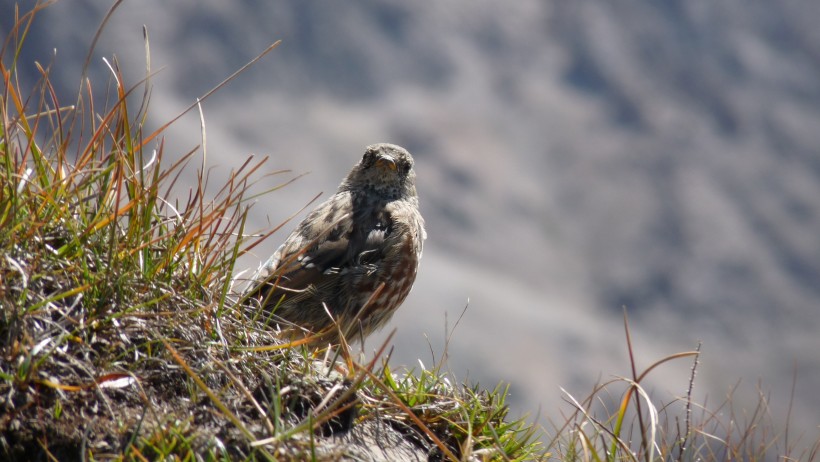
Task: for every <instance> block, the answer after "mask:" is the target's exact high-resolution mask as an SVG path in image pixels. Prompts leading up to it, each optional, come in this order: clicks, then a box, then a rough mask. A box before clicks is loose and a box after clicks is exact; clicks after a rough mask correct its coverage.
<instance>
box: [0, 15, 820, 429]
mask: <svg viewBox="0 0 820 462" xmlns="http://www.w3.org/2000/svg"><path fill="white" fill-rule="evenodd" d="M31 3H32V2H23V4H24V5H25V4H31ZM111 4H112V2H103V1H99V0H93V1H92V0H61V1H59V2H57V3H56V4H55V5H53V6H51V7H49V8H47V9H45V10H44V11H42V12H41V13H40V14H39V19H38V20H37V21H36V22H35V23H34V26H33V28H32V30H31V31H30V32H29V36H28V38H27V41H26V46H25V48H24V49H23V50H22V51H23V53H22V58H21V62H22V64H21V65H19V66H18V67H20V68H21V69H23V71H24V81H23V84H24V86H26V85H27V86H29V87H31V86H33V85H34V82H35V81H36V79H37V78H38V73H37V71H36V68H35V67H34V64H33V62H34V61H35V60H36V61H38V62H40V63H42V64H44V65H47V64H49V63H51V66H52V67H51V69H52V71H51V78H52V81H53V82H54V83H56V84H57V92H58V95H59V96H60V98H61V100H62V101H63V102H65V103H66V104H68V103H70V102H72V101H73V100H74V98H75V95H76V92H77V89H78V86H79V77H80V73H81V70H82V65H83V62H84V61H85V57H86V54H87V52H88V50H89V46H90V44H91V42H92V39H93V37H94V34H95V32H96V30H97V28H98V26H99V25H100V23H101V21H102V20H103V18H104V16H105V14H106V12H107V11H108V9H109V8H110V6H111ZM23 9H24V10H25V6H24V7H23ZM13 11H14V3H13V2H11V1H9V0H0V27H2V30H0V32H2V35H3V36H5V35H6V34H7V33H8V31H9V27H10V24H11V23H12V20H13V16H14V15H13ZM818 23H820V2H810V1H803V0H778V1H777V2H772V1H768V0H721V1H719V2H716V1H713V0H687V1H653V2H633V1H623V2H621V1H618V2H612V1H608V0H599V1H585V0H578V1H566V0H555V1H541V0H539V1H536V0H519V1H516V2H497V1H487V0H460V1H455V0H454V1H448V2H424V3H421V2H404V1H400V0H393V1H387V0H384V1H376V0H370V1H361V2H355V3H354V2H306V1H303V0H290V1H282V0H274V1H245V2H225V1H220V0H208V1H193V0H180V1H174V2H169V1H159V0H139V1H137V0H131V1H125V2H124V3H123V4H122V5H121V6H120V7H119V8H118V9H117V10H116V11H115V12H114V14H113V16H112V17H111V19H110V20H109V23H108V25H107V26H106V28H105V30H104V31H103V33H102V35H101V38H100V41H99V43H98V44H97V47H96V49H95V50H94V53H93V55H92V57H91V63H90V67H89V73H88V75H89V76H90V78H91V79H92V80H93V81H94V82H95V83H96V84H97V85H98V86H102V84H104V82H105V81H106V80H108V79H109V78H110V75H111V73H110V72H109V70H108V68H107V67H106V65H105V64H104V62H103V57H107V58H108V59H109V61H110V60H111V58H112V57H113V56H114V55H116V57H117V60H118V62H119V64H120V66H121V68H122V69H123V72H124V74H125V76H126V79H127V80H129V82H130V83H131V84H136V83H138V82H139V81H140V79H142V78H143V76H144V74H145V67H146V65H145V50H144V44H143V37H142V26H143V25H145V26H146V27H147V30H148V33H149V37H150V45H151V53H150V54H151V68H152V69H153V70H155V71H156V70H159V72H157V73H156V74H155V75H154V76H153V77H152V79H151V83H152V85H153V93H152V96H151V111H150V113H151V118H150V119H149V125H150V126H153V127H154V128H156V127H158V126H160V125H161V124H163V123H164V122H166V121H168V120H170V119H171V118H172V117H173V116H175V115H176V114H178V113H179V112H180V111H181V110H183V109H184V108H185V107H187V106H188V105H190V104H191V103H192V102H193V101H194V100H195V98H196V97H197V96H201V95H202V94H204V93H205V92H206V91H207V90H209V89H210V88H211V87H213V86H214V85H216V84H217V83H218V82H220V81H221V80H223V79H224V78H225V77H227V76H228V75H230V74H231V73H233V72H234V71H235V70H237V69H238V68H239V67H241V66H242V65H243V64H245V63H246V62H248V61H249V60H250V59H252V58H253V57H254V56H255V55H256V54H257V53H259V52H261V51H262V50H263V49H264V48H265V47H267V46H268V45H269V44H271V43H272V42H274V41H275V40H279V39H281V40H282V44H281V46H280V47H279V48H277V49H276V50H274V51H273V52H272V53H271V54H269V55H268V56H267V57H265V58H264V59H263V60H261V61H260V62H259V63H257V64H256V65H255V66H254V67H252V68H251V69H250V70H248V71H247V72H245V73H243V74H242V75H241V76H240V77H238V78H237V79H236V80H234V81H233V82H232V83H230V84H229V85H228V86H227V87H225V88H223V89H222V90H220V91H219V92H218V93H217V94H215V95H214V96H212V97H211V98H210V99H208V100H207V101H206V102H205V103H204V105H203V108H204V116H205V120H206V126H207V164H208V165H209V166H210V167H211V168H212V169H211V175H212V186H214V187H215V186H217V185H219V184H220V179H224V178H226V176H227V173H228V172H229V171H230V170H231V169H236V168H238V167H239V166H240V165H241V164H242V163H243V162H244V161H245V160H246V159H247V158H248V157H249V156H251V155H255V156H269V157H270V160H269V162H268V164H267V168H268V170H271V171H272V170H277V169H289V170H291V173H285V174H280V175H276V176H272V177H269V178H266V179H264V180H263V181H262V182H261V183H260V187H270V186H273V185H276V184H280V183H282V182H284V181H287V179H289V178H293V177H295V176H297V175H299V174H302V173H306V172H309V174H308V175H307V176H305V177H303V178H300V179H299V180H298V181H296V182H295V183H293V184H291V185H289V186H287V187H286V188H283V189H281V190H279V191H277V192H275V193H273V194H271V195H268V196H266V197H264V198H263V199H260V200H259V201H258V203H257V204H256V206H255V207H254V209H253V215H252V220H251V223H250V225H249V228H251V229H257V230H261V229H265V228H269V227H271V226H273V225H275V224H278V223H280V222H281V221H282V220H284V219H286V218H287V217H288V216H290V215H291V214H293V213H294V212H296V211H297V210H299V209H300V208H301V207H303V206H304V205H305V204H307V203H308V202H309V201H310V200H311V198H313V197H314V196H315V195H316V194H318V193H320V192H323V193H324V194H323V196H322V197H323V198H326V197H327V196H328V195H329V194H331V193H332V192H333V191H334V190H335V188H336V186H337V185H338V183H339V181H340V180H341V178H342V177H343V175H344V174H345V173H346V172H347V170H348V169H349V168H350V166H352V165H353V163H354V162H356V161H357V160H358V158H359V156H360V155H361V153H362V152H363V148H364V146H365V145H367V144H371V143H374V142H380V141H390V142H394V143H398V144H401V145H403V146H405V147H406V148H408V149H409V150H410V151H411V152H412V153H413V154H414V155H415V157H416V164H417V172H418V189H419V192H420V196H421V204H422V211H423V213H424V215H425V217H426V219H427V227H428V233H429V239H428V241H427V243H426V245H425V250H424V258H423V260H422V267H421V270H420V275H419V279H418V281H417V283H416V286H415V289H414V291H413V293H412V294H411V296H410V298H409V299H408V301H407V302H406V303H405V304H404V306H403V307H402V308H401V310H400V311H399V312H398V313H397V315H396V316H395V317H394V318H393V321H392V322H391V324H390V326H389V328H388V329H386V331H385V332H382V333H381V334H380V335H379V336H377V337H375V338H372V339H370V340H369V341H368V342H367V344H366V345H365V348H366V349H367V350H368V351H372V350H373V349H374V348H375V347H376V346H378V344H380V342H381V339H383V338H385V336H386V333H387V332H388V331H389V330H391V329H393V328H397V329H398V330H397V334H396V336H395V337H394V344H395V351H394V354H393V359H392V362H393V364H394V365H402V364H403V365H407V366H409V367H414V366H415V367H418V361H419V360H421V361H422V362H423V363H424V365H425V366H427V367H430V366H432V365H433V363H434V362H435V361H436V360H437V359H438V358H439V357H440V356H441V355H442V354H443V352H444V350H445V340H446V338H447V337H448V333H447V332H446V329H448V328H449V329H450V330H452V328H453V327H454V326H455V325H456V320H457V319H458V318H459V316H460V315H461V313H462V311H463V310H464V307H465V306H466V307H467V309H466V312H465V313H464V315H463V317H462V318H461V321H460V322H459V323H458V326H457V327H456V329H455V332H454V333H452V336H451V339H450V342H449V345H448V347H447V352H448V354H449V361H448V366H449V368H450V369H451V370H452V372H453V373H454V374H455V376H456V377H458V378H459V379H460V380H466V381H470V382H475V381H478V382H480V383H481V384H482V385H484V386H486V387H490V388H492V387H493V386H494V385H495V384H496V383H497V382H498V381H505V382H509V383H510V384H511V394H512V395H511V398H510V403H511V405H512V406H513V414H523V413H530V414H531V415H533V417H534V414H536V413H537V412H538V410H539V409H540V418H541V421H542V422H544V421H545V420H547V419H552V420H556V421H561V420H562V419H561V412H567V411H568V410H569V409H570V408H569V406H568V405H567V404H566V403H565V402H563V400H562V397H563V395H562V391H561V389H560V387H563V388H564V389H566V390H567V391H568V392H570V393H572V394H573V395H574V396H576V397H579V398H581V397H584V396H586V394H587V393H588V392H589V391H591V387H592V385H593V384H594V383H596V382H597V381H599V380H607V379H609V378H611V377H613V376H617V375H623V376H625V375H629V364H628V359H627V352H626V346H625V341H624V335H623V326H622V325H623V319H622V315H623V309H624V307H625V308H626V309H627V310H628V312H629V316H630V323H631V331H632V335H633V340H634V342H635V350H636V353H637V361H638V366H639V368H640V367H645V366H647V365H649V364H650V363H651V362H653V361H654V360H656V359H659V358H661V357H663V356H665V355H668V354H671V353H675V352H679V351H685V350H690V349H693V348H694V347H695V346H696V345H697V343H698V342H699V341H702V342H703V349H702V350H703V355H702V358H701V364H700V366H699V369H698V376H697V380H696V384H695V397H696V398H697V399H700V400H704V399H707V397H708V400H709V402H710V403H719V402H721V401H722V400H723V399H724V398H725V397H726V396H727V394H728V393H730V391H731V390H732V389H733V387H735V386H736V385H737V384H738V383H740V385H739V388H738V391H736V392H734V399H735V403H736V406H737V407H738V408H739V409H743V408H744V407H745V408H746V409H747V410H748V411H749V412H751V411H752V408H753V406H754V405H755V404H756V403H757V402H758V393H760V392H762V393H764V394H767V397H768V399H769V400H770V401H771V406H772V407H771V413H772V416H773V417H774V419H775V420H776V421H780V422H784V421H785V418H786V412H787V410H788V399H789V395H790V391H791V387H792V380H793V375H794V373H795V371H796V374H797V383H796V395H795V400H796V401H795V404H796V406H795V407H794V411H793V417H792V418H793V423H794V424H795V425H796V427H794V428H798V429H799V430H801V431H806V432H808V433H809V434H810V435H816V431H817V426H818V424H820V420H819V419H818V415H820V394H818V393H817V390H820V27H817V24H818ZM25 79H28V81H25ZM140 93H141V91H140ZM98 96H99V97H100V98H102V97H103V95H98ZM200 143H201V130H200V126H199V118H198V115H197V114H195V113H192V114H190V115H189V116H186V117H184V118H183V119H181V120H180V121H179V122H178V123H176V124H175V125H174V126H173V127H172V128H171V129H170V131H169V132H168V134H167V137H166V145H165V152H166V156H180V155H182V154H184V153H186V152H188V151H189V150H190V149H192V148H193V147H195V146H197V145H198V144H200ZM187 181H189V182H192V181H193V177H192V176H191V177H188V178H187ZM189 184H192V183H189ZM186 188H187V187H179V188H178V189H177V192H178V193H179V194H180V196H185V195H186V194H185V191H186ZM302 216H303V215H300V216H298V217H297V220H298V219H301V218H302ZM289 229H290V226H286V227H285V229H283V230H282V231H281V232H279V233H277V234H276V235H274V236H273V237H272V238H271V239H270V240H269V241H268V242H267V243H266V244H265V245H263V246H260V247H258V248H257V250H258V253H257V254H256V255H249V256H247V257H246V258H244V259H243V260H242V261H241V262H240V266H242V267H244V268H251V269H253V268H255V267H256V266H257V265H258V264H259V262H260V260H264V259H265V258H266V257H267V256H268V254H269V253H271V252H272V251H273V250H274V249H275V248H276V247H277V246H278V244H279V243H280V242H281V241H282V240H283V239H284V238H285V237H286V235H287V233H288V231H289ZM690 367H691V363H690V362H689V361H678V362H673V363H671V364H667V365H665V366H663V367H662V368H661V369H659V370H657V371H656V372H654V373H653V375H652V376H651V386H652V387H653V389H654V390H655V391H656V394H657V395H658V396H666V397H669V396H680V395H683V394H684V393H685V391H686V388H687V384H688V374H689V369H690Z"/></svg>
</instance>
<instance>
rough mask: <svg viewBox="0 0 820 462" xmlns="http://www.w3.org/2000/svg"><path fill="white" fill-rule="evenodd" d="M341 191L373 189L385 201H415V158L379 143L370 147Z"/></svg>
mask: <svg viewBox="0 0 820 462" xmlns="http://www.w3.org/2000/svg"><path fill="white" fill-rule="evenodd" d="M339 190H340V191H342V190H348V191H353V190H371V191H373V192H375V193H377V194H379V195H382V196H384V197H385V198H390V199H399V198H415V197H416V173H415V172H414V171H413V156H411V155H410V153H409V152H407V150H406V149H404V148H403V147H401V146H397V145H395V144H389V143H378V144H372V145H370V146H368V147H367V148H366V149H365V151H364V155H363V156H362V159H361V160H360V161H359V162H358V163H357V164H356V165H354V166H353V169H352V170H350V173H348V175H347V177H346V178H345V179H344V181H343V182H342V184H341V186H340V187H339Z"/></svg>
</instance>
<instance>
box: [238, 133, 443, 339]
mask: <svg viewBox="0 0 820 462" xmlns="http://www.w3.org/2000/svg"><path fill="white" fill-rule="evenodd" d="M426 238H427V233H426V231H425V229H424V219H423V218H422V216H421V213H420V211H419V200H418V195H417V193H416V174H415V170H414V168H413V156H412V155H411V154H410V153H409V152H408V151H407V150H406V149H404V148H402V147H401V146H398V145H395V144H390V143H378V144H373V145H370V146H367V147H366V148H365V152H364V155H363V156H362V157H361V159H360V160H359V161H358V162H357V163H356V164H355V165H354V166H353V168H352V169H351V170H350V172H349V173H348V174H347V176H346V177H345V178H344V179H343V180H342V182H341V184H340V185H339V188H338V190H337V191H336V193H335V194H334V195H333V196H332V197H330V198H329V199H328V200H327V201H325V202H323V203H321V204H320V205H318V206H317V207H316V208H315V209H314V210H313V211H312V212H310V213H309V214H308V215H307V217H306V218H305V219H304V220H303V221H302V222H301V223H300V224H299V225H298V226H297V227H296V228H295V229H294V230H293V232H291V234H290V235H289V236H288V237H287V239H286V240H285V242H284V243H283V244H282V245H281V246H279V248H278V249H277V250H276V251H275V252H274V254H273V255H272V256H271V257H270V258H269V259H268V260H267V261H266V262H265V263H264V264H263V265H261V267H260V269H259V270H258V271H257V273H256V274H255V275H254V276H253V277H252V278H251V280H252V282H251V288H250V290H249V293H248V299H252V300H255V301H256V304H255V307H256V309H261V310H262V312H263V313H265V314H267V315H269V316H270V318H271V319H273V320H274V321H275V322H277V324H279V325H280V327H281V326H291V328H288V327H285V328H286V329H287V330H290V331H292V330H293V327H296V328H300V329H299V330H300V331H303V332H304V331H308V332H310V333H311V334H317V335H316V336H315V338H318V339H319V340H318V341H320V342H322V343H324V344H339V343H340V342H341V340H342V339H345V341H347V342H348V343H349V342H350V341H351V340H352V339H354V338H357V337H358V338H360V339H361V341H362V342H364V339H365V338H366V337H367V336H369V335H370V334H372V333H373V332H375V331H376V330H378V329H379V328H381V327H383V326H384V325H385V324H386V323H387V322H388V321H389V320H390V318H391V317H392V316H393V313H395V311H396V310H397V309H398V307H399V306H400V305H401V304H402V302H404V300H405V298H406V297H407V295H408V294H409V293H410V290H411V288H412V287H413V283H414V282H415V279H416V274H417V272H418V265H419V260H420V259H421V255H422V247H423V243H424V240H425V239H426Z"/></svg>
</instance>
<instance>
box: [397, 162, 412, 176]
mask: <svg viewBox="0 0 820 462" xmlns="http://www.w3.org/2000/svg"><path fill="white" fill-rule="evenodd" d="M411 167H412V165H411V164H410V162H409V161H407V160H402V161H400V162H399V169H401V172H402V173H404V174H406V173H407V172H409V171H410V168H411Z"/></svg>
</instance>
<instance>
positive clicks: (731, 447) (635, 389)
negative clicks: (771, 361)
mask: <svg viewBox="0 0 820 462" xmlns="http://www.w3.org/2000/svg"><path fill="white" fill-rule="evenodd" d="M624 327H625V330H626V345H627V348H628V351H629V355H630V360H631V362H630V366H631V377H629V378H627V377H620V378H615V379H612V380H610V381H608V382H606V383H603V384H601V385H598V386H596V387H594V389H593V391H592V393H590V394H589V395H588V396H587V397H586V398H585V399H583V400H578V399H576V398H575V397H573V396H572V395H571V394H570V393H568V392H566V391H564V393H565V395H566V401H567V402H568V403H569V404H570V405H571V406H572V408H573V412H571V413H570V415H569V416H567V417H566V418H565V420H564V422H563V424H560V425H556V424H553V431H552V432H551V433H552V436H551V440H550V441H549V443H548V444H547V450H548V451H550V453H551V455H552V456H553V457H554V458H556V459H557V460H565V461H590V460H594V461H607V462H613V461H616V460H628V461H635V462H650V461H655V460H672V461H721V460H745V461H764V460H782V461H793V460H801V461H813V460H817V458H818V453H819V452H820V437H818V436H815V437H814V440H809V441H808V444H804V443H803V437H805V436H806V435H805V434H802V435H801V436H800V437H798V438H796V439H790V438H789V423H788V421H787V423H786V426H785V428H782V429H779V426H778V424H777V422H776V421H775V419H774V418H773V416H772V415H773V413H772V411H771V409H769V406H768V398H767V397H766V395H765V393H763V392H762V390H761V389H760V387H759V388H758V391H759V401H758V403H757V406H756V408H755V409H753V410H751V411H748V410H743V409H737V408H736V406H735V404H734V403H733V400H732V393H729V396H728V397H727V398H726V399H725V400H724V401H723V402H722V403H720V404H719V405H718V406H717V408H715V409H710V408H709V406H707V405H706V403H704V404H698V403H695V402H693V400H692V390H693V387H694V386H695V373H696V371H697V366H698V360H699V357H700V345H698V346H697V348H696V349H695V350H693V351H686V352H681V353H677V354H674V355H670V356H667V357H665V358H662V359H660V360H658V361H656V362H654V363H653V364H651V365H650V366H649V367H647V368H646V369H645V370H644V371H641V372H640V373H639V372H638V369H637V366H636V364H635V360H634V354H633V351H632V341H631V335H630V332H629V326H628V322H627V317H626V312H624ZM687 357H689V358H694V361H693V364H692V367H691V375H690V380H689V384H688V388H687V394H686V396H682V397H671V398H670V400H669V402H666V403H664V402H660V401H659V400H657V399H653V398H652V397H651V394H650V392H649V391H648V390H646V389H645V388H644V387H643V386H642V385H641V382H643V381H644V380H645V379H646V377H647V376H648V375H649V374H650V373H651V372H653V371H654V370H655V369H656V368H658V367H659V366H662V365H664V364H665V363H668V362H670V361H673V360H678V359H682V358H687ZM792 392H793V390H792ZM787 420H788V418H787Z"/></svg>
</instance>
